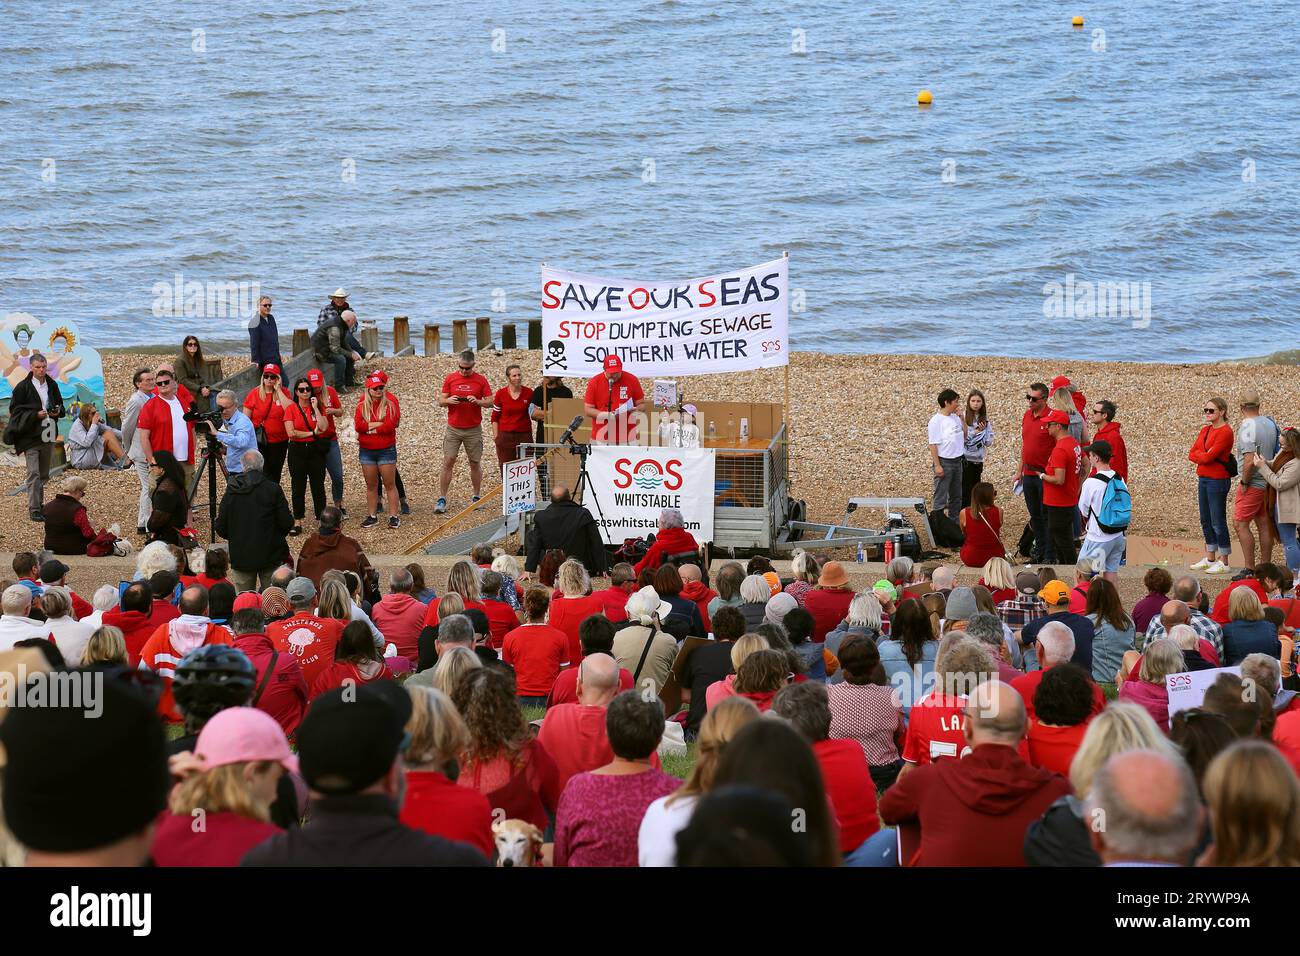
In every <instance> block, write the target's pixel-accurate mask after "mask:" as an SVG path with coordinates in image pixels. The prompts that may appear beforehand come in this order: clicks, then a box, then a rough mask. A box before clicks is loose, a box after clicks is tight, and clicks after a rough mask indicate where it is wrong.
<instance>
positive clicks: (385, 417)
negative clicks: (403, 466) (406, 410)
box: [353, 372, 402, 528]
mask: <svg viewBox="0 0 1300 956" xmlns="http://www.w3.org/2000/svg"><path fill="white" fill-rule="evenodd" d="M387 388H388V386H387V385H386V384H385V383H384V379H383V378H382V377H381V376H380V375H379V374H378V373H376V372H372V373H371V374H370V375H369V377H367V378H366V393H365V395H363V396H362V397H361V401H360V402H358V403H357V410H356V414H355V415H354V416H353V424H354V425H355V426H356V429H357V444H358V445H360V446H361V451H360V455H361V471H362V473H363V474H364V475H365V476H366V506H367V509H368V514H367V516H366V519H365V520H364V521H362V522H361V527H363V528H372V527H374V526H375V525H377V524H379V514H378V506H379V485H380V483H381V482H382V483H383V486H384V488H385V489H387V491H388V527H389V528H398V527H400V526H401V524H402V519H401V518H400V517H399V516H398V513H397V512H398V507H399V504H400V501H399V497H398V494H397V486H396V485H395V484H394V481H393V476H394V475H395V474H396V473H397V426H398V425H399V424H401V420H402V410H401V408H400V406H399V405H398V404H397V398H396V396H394V395H390V394H387Z"/></svg>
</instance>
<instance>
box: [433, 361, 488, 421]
mask: <svg viewBox="0 0 1300 956" xmlns="http://www.w3.org/2000/svg"><path fill="white" fill-rule="evenodd" d="M442 394H444V395H459V396H460V397H461V399H462V401H459V402H457V403H456V404H455V405H449V406H447V424H448V425H450V426H451V427H452V428H478V427H479V425H481V424H483V409H482V407H481V406H479V405H475V404H474V403H473V402H466V401H464V400H463V399H466V398H479V399H482V398H488V397H490V396H491V395H492V386H491V385H489V384H488V380H487V379H486V378H484V377H483V376H482V375H480V374H479V373H478V372H475V373H474V374H473V375H462V374H460V372H452V373H451V374H450V375H448V376H447V377H446V378H444V379H443V380H442Z"/></svg>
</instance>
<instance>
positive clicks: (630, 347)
mask: <svg viewBox="0 0 1300 956" xmlns="http://www.w3.org/2000/svg"><path fill="white" fill-rule="evenodd" d="M789 286H790V260H789V259H786V258H784V257H782V258H780V259H777V260H775V261H773V262H765V263H763V264H762V265H757V266H753V267H751V268H748V269H737V270H734V271H732V272H724V273H721V274H719V275H713V276H707V277H705V278H703V279H685V280H682V281H679V282H646V281H642V280H637V279H611V278H605V277H601V276H591V275H582V274H580V273H577V272H564V271H562V270H560V269H551V268H548V267H547V266H542V336H543V338H544V340H545V343H544V348H543V351H542V373H543V374H545V375H587V376H590V375H595V374H596V373H597V372H599V371H600V370H601V362H603V361H604V359H605V356H607V355H617V356H618V357H619V358H620V359H622V360H623V365H624V367H625V368H626V369H627V370H628V371H629V372H632V373H633V374H636V375H641V374H646V375H650V374H653V375H659V376H669V375H703V374H705V373H712V372H735V371H747V370H749V369H756V368H776V367H779V366H782V365H787V364H789V361H790V359H789V355H790V288H789Z"/></svg>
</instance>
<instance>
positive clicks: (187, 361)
mask: <svg viewBox="0 0 1300 956" xmlns="http://www.w3.org/2000/svg"><path fill="white" fill-rule="evenodd" d="M175 370H176V380H177V381H178V382H180V384H181V385H183V386H184V387H185V388H186V389H188V390H189V393H190V395H192V396H193V397H194V401H195V402H196V403H197V404H198V408H199V411H201V412H206V411H211V409H212V396H213V391H212V386H213V385H215V384H216V383H217V382H219V381H221V368H220V366H218V367H217V368H215V369H209V368H208V363H207V361H206V360H205V359H204V358H203V346H202V345H200V344H199V340H198V338H197V337H196V336H193V335H187V336H185V341H183V342H182V343H181V350H180V352H178V353H177V354H176V365H175ZM186 410H187V411H188V409H186Z"/></svg>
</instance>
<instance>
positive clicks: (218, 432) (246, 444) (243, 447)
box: [202, 388, 257, 475]
mask: <svg viewBox="0 0 1300 956" xmlns="http://www.w3.org/2000/svg"><path fill="white" fill-rule="evenodd" d="M216 405H217V411H218V412H220V413H221V419H222V425H221V427H220V428H217V427H216V426H214V425H213V424H212V423H211V422H203V423H202V425H203V426H204V427H206V428H207V429H208V431H209V432H211V433H212V437H213V438H215V439H216V440H217V441H219V442H221V444H223V445H225V446H226V472H227V474H228V475H237V474H239V473H240V472H241V471H243V470H244V466H243V463H242V458H243V454H244V452H246V451H256V450H257V432H256V430H255V429H254V428H253V423H252V421H250V420H249V417H248V416H247V415H245V414H244V413H243V412H241V411H240V410H239V399H238V398H237V397H236V396H235V393H234V392H232V391H231V390H230V389H228V388H225V389H222V390H221V391H220V392H218V393H217V397H216Z"/></svg>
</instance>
